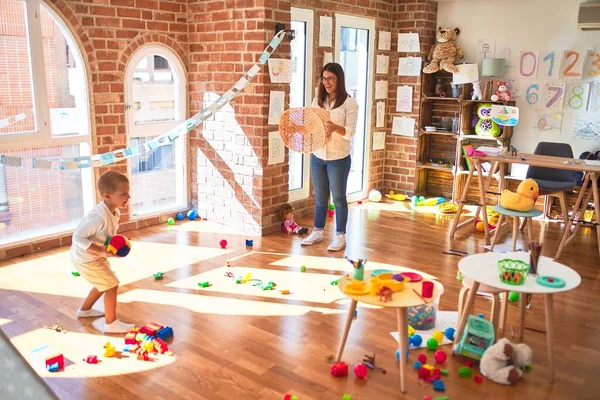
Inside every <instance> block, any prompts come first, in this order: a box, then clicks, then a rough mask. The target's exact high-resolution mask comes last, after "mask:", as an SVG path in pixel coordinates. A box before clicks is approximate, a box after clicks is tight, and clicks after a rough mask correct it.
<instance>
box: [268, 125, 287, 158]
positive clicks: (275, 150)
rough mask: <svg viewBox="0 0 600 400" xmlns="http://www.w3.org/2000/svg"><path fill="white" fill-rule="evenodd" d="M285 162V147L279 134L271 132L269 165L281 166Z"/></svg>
mask: <svg viewBox="0 0 600 400" xmlns="http://www.w3.org/2000/svg"><path fill="white" fill-rule="evenodd" d="M284 161H285V146H284V144H283V141H282V140H281V136H280V135H279V132H277V131H275V132H269V159H268V162H267V164H268V165H273V164H280V163H282V162H284Z"/></svg>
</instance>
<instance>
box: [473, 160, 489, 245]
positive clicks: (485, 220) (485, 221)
mask: <svg viewBox="0 0 600 400" xmlns="http://www.w3.org/2000/svg"><path fill="white" fill-rule="evenodd" d="M488 178H489V176H488ZM477 183H478V184H479V197H480V198H481V206H482V211H481V219H482V220H483V234H484V236H485V244H490V228H489V226H488V218H487V207H486V199H485V191H486V190H485V188H484V183H483V168H481V162H479V161H477ZM475 218H477V215H475Z"/></svg>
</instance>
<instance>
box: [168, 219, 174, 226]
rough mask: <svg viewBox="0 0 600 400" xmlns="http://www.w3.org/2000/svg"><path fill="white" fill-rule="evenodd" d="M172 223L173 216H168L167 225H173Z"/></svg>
mask: <svg viewBox="0 0 600 400" xmlns="http://www.w3.org/2000/svg"><path fill="white" fill-rule="evenodd" d="M174 223H175V220H174V219H173V218H169V219H168V220H167V224H169V225H173V224H174Z"/></svg>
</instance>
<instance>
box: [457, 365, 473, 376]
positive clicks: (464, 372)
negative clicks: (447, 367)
mask: <svg viewBox="0 0 600 400" xmlns="http://www.w3.org/2000/svg"><path fill="white" fill-rule="evenodd" d="M458 376H460V377H461V378H470V377H471V367H467V366H463V367H460V368H459V369H458Z"/></svg>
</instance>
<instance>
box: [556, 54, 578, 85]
mask: <svg viewBox="0 0 600 400" xmlns="http://www.w3.org/2000/svg"><path fill="white" fill-rule="evenodd" d="M582 70H583V60H582V59H581V57H580V54H579V52H578V51H575V50H568V51H565V52H564V53H563V56H562V63H561V67H560V77H561V78H568V79H581V72H582Z"/></svg>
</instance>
